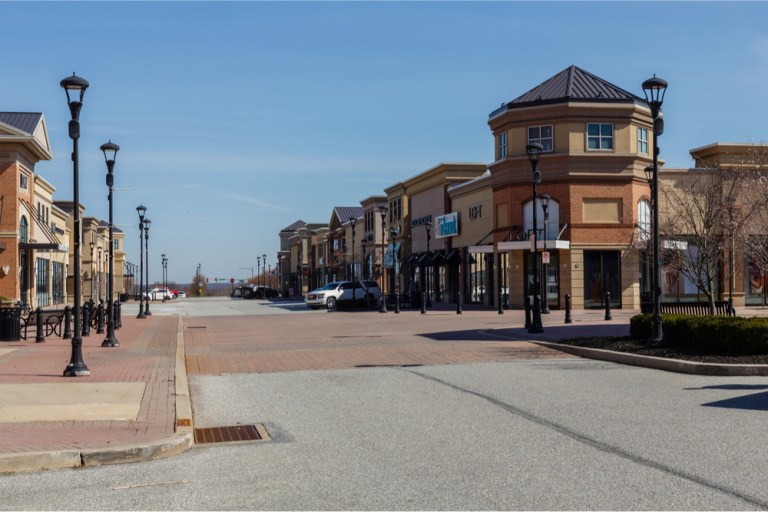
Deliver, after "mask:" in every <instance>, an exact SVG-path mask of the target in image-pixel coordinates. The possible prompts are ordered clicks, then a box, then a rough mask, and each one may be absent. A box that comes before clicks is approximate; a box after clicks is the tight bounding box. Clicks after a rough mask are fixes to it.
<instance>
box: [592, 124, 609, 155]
mask: <svg viewBox="0 0 768 512" xmlns="http://www.w3.org/2000/svg"><path fill="white" fill-rule="evenodd" d="M587 149H588V150H607V149H613V124H611V123H587Z"/></svg>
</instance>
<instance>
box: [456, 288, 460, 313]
mask: <svg viewBox="0 0 768 512" xmlns="http://www.w3.org/2000/svg"><path fill="white" fill-rule="evenodd" d="M456 314H457V315H460V314H461V292H459V294H458V295H457V296H456Z"/></svg>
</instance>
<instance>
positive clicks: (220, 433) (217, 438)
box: [195, 425, 268, 444]
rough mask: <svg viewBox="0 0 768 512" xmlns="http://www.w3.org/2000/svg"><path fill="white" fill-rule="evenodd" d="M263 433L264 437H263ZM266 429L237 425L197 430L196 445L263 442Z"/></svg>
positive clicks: (265, 436)
mask: <svg viewBox="0 0 768 512" xmlns="http://www.w3.org/2000/svg"><path fill="white" fill-rule="evenodd" d="M262 433H263V435H262ZM266 438H268V436H267V435H266V431H265V430H264V427H261V428H259V427H257V426H256V425H236V426H234V427H210V428H196V429H195V443H196V444H210V443H235V442H238V441H261V440H262V439H266Z"/></svg>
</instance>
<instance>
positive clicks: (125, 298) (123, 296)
mask: <svg viewBox="0 0 768 512" xmlns="http://www.w3.org/2000/svg"><path fill="white" fill-rule="evenodd" d="M128 298H129V297H128V294H127V293H121V294H120V302H128Z"/></svg>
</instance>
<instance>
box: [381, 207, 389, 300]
mask: <svg viewBox="0 0 768 512" xmlns="http://www.w3.org/2000/svg"><path fill="white" fill-rule="evenodd" d="M387 210H389V208H387V207H386V206H379V214H380V215H381V266H380V267H379V269H380V272H381V310H380V311H379V313H387V312H388V311H387V295H386V293H385V292H386V290H385V285H386V280H385V278H384V225H385V224H384V222H385V219H386V217H387Z"/></svg>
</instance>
